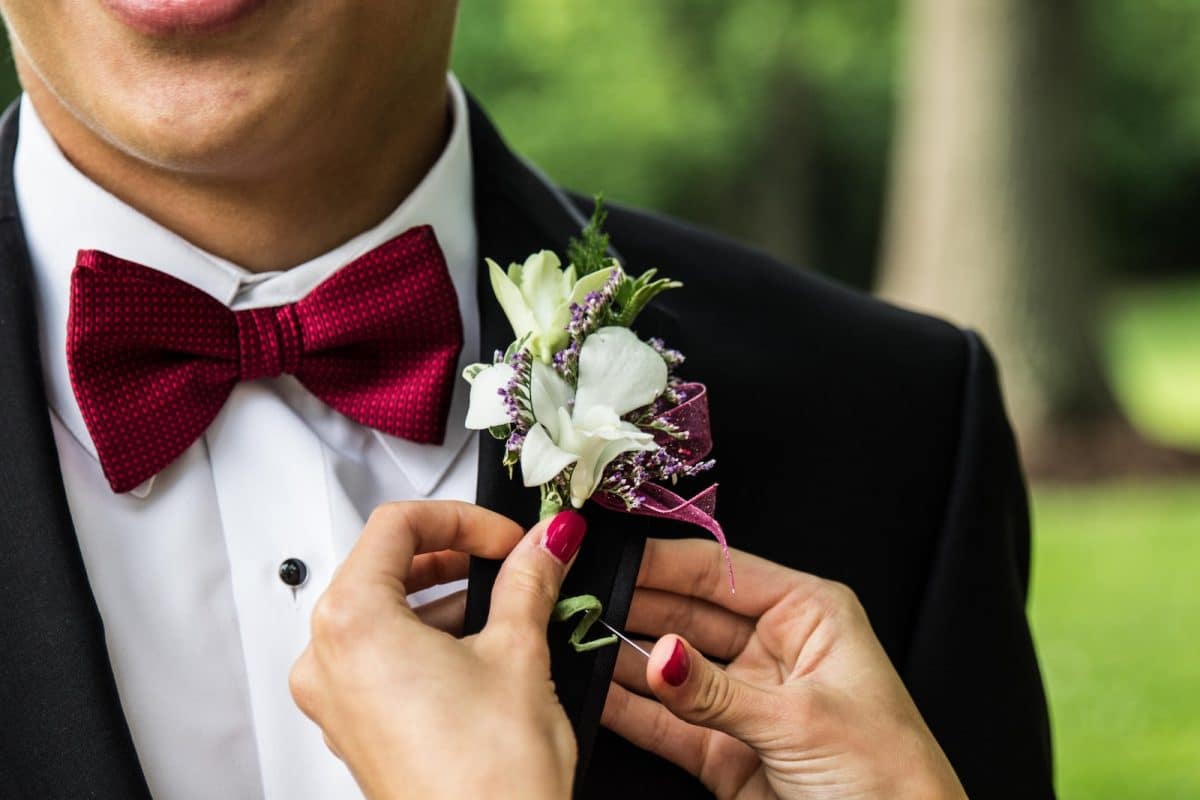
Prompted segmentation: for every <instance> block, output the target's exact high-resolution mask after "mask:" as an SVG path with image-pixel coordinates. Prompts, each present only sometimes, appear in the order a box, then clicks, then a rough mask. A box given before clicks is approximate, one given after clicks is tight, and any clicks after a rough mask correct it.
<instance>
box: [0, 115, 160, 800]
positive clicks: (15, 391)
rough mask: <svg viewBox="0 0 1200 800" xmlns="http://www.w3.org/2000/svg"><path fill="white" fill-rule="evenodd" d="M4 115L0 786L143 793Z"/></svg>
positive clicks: (11, 131)
mask: <svg viewBox="0 0 1200 800" xmlns="http://www.w3.org/2000/svg"><path fill="white" fill-rule="evenodd" d="M16 142H17V106H16V104H14V105H12V106H10V107H9V109H8V111H6V112H5V113H4V115H3V117H2V118H0V408H2V409H3V410H4V413H3V414H0V453H2V454H3V457H0V542H2V543H0V643H3V644H2V645H0V676H2V677H3V679H2V680H0V708H3V709H4V725H3V726H2V727H0V796H4V797H20V798H24V797H30V798H33V797H39V798H41V797H101V798H109V797H112V798H117V797H119V798H137V797H149V792H148V791H147V789H146V784H145V780H144V778H143V777H142V771H141V768H140V767H139V765H138V761H137V755H136V754H135V752H134V748H133V741H132V739H131V738H130V735H129V729H128V727H127V726H126V724H125V717H124V715H123V714H122V712H121V705H120V701H119V700H118V698H117V690H116V684H115V682H114V681H113V675H112V670H111V668H110V666H109V661H108V651H107V649H106V648H105V644H104V629H103V626H102V623H101V621H100V614H99V612H98V611H97V609H96V603H95V601H94V600H93V598H92V592H91V587H90V586H89V585H88V579H87V575H86V573H85V572H84V567H83V560H82V558H81V557H80V554H79V545H78V543H77V541H76V538H75V529H74V527H73V525H72V523H71V516H70V512H69V510H68V508H67V498H66V493H65V491H64V490H63V484H62V477H61V472H60V469H59V465H58V455H57V450H56V449H55V445H54V439H53V434H52V433H51V430H50V416H49V411H48V406H47V404H46V398H45V394H44V389H43V384H42V370H41V359H40V357H39V353H38V329H37V319H36V318H35V313H34V297H33V287H32V285H31V276H32V270H31V268H30V264H29V254H28V251H27V249H26V246H25V237H24V234H23V232H22V230H21V222H20V219H19V217H18V213H17V202H16V192H15V189H14V185H13V175H12V163H13V155H14V153H15V152H16Z"/></svg>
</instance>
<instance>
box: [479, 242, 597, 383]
mask: <svg viewBox="0 0 1200 800" xmlns="http://www.w3.org/2000/svg"><path fill="white" fill-rule="evenodd" d="M487 263H488V273H489V275H490V276H491V281H492V291H494V292H495V293H496V299H497V300H499V301H500V307H501V308H503V309H504V314H505V316H507V317H508V321H509V323H510V324H511V325H512V328H513V332H514V333H515V334H516V335H517V339H518V340H520V339H525V337H528V339H526V347H528V348H529V351H530V352H531V353H533V355H534V357H535V358H536V359H538V360H539V361H541V362H542V363H544V364H549V363H550V360H551V359H552V358H554V354H555V353H557V352H558V351H559V350H561V349H562V348H563V347H564V346H565V345H566V344H567V323H568V322H570V320H571V305H572V304H575V303H578V304H582V303H583V302H584V299H585V298H586V297H587V296H588V294H589V293H591V292H596V291H599V290H600V289H601V288H603V286H604V284H605V283H606V282H607V281H608V279H609V276H611V275H612V272H613V269H614V268H612V267H610V268H608V269H602V270H598V271H596V272H593V273H591V274H589V275H585V276H583V277H582V278H578V279H577V278H576V274H575V267H574V266H570V267H567V268H566V269H565V270H564V269H562V268H561V267H562V263H561V262H560V261H559V260H558V256H556V255H555V254H554V253H552V252H550V251H549V250H542V251H541V252H538V253H534V254H533V255H531V256H530V257H529V258H527V259H525V263H524V264H512V265H510V266H509V268H508V272H507V273H505V271H504V270H503V269H501V268H500V265H499V264H497V263H496V262H495V261H492V260H491V259H490V258H489V259H488V260H487Z"/></svg>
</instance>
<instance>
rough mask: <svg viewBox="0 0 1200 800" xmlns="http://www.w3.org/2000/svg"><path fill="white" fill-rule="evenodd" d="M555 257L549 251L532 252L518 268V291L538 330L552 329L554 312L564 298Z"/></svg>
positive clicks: (560, 271) (558, 262) (559, 270)
mask: <svg viewBox="0 0 1200 800" xmlns="http://www.w3.org/2000/svg"><path fill="white" fill-rule="evenodd" d="M560 266H561V262H560V261H559V260H558V256H556V255H554V253H552V252H550V251H549V250H542V251H540V252H537V253H534V254H533V255H531V256H530V257H529V258H527V259H525V264H524V265H523V266H522V267H521V294H522V295H524V296H525V302H526V303H528V304H529V309H530V310H531V311H532V312H533V317H534V319H536V320H537V325H538V330H540V331H542V332H543V333H549V332H551V331H552V330H553V323H554V317H555V313H556V312H557V311H558V309H559V307H560V306H562V305H563V304H564V303H565V302H566V299H567V293H566V292H565V291H563V280H562V279H563V273H562V270H561V269H559V267H560Z"/></svg>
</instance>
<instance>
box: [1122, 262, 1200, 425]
mask: <svg viewBox="0 0 1200 800" xmlns="http://www.w3.org/2000/svg"><path fill="white" fill-rule="evenodd" d="M1105 345H1106V350H1107V354H1108V362H1109V373H1110V375H1111V377H1112V381H1113V385H1114V387H1115V389H1116V393H1117V397H1118V398H1119V400H1120V402H1121V405H1122V407H1123V408H1124V409H1125V411H1126V413H1127V414H1128V415H1129V417H1130V419H1131V420H1132V421H1133V422H1134V424H1135V425H1137V426H1138V428H1140V429H1141V430H1142V431H1143V432H1144V433H1146V434H1148V435H1149V436H1151V437H1153V438H1155V439H1158V440H1159V441H1162V442H1168V443H1172V444H1175V445H1182V446H1189V447H1200V281H1196V280H1194V279H1193V280H1186V281H1172V282H1169V283H1160V284H1156V285H1154V286H1151V287H1147V288H1143V289H1135V290H1127V291H1124V292H1122V293H1121V294H1120V295H1119V296H1118V298H1117V302H1116V303H1115V304H1114V309H1113V312H1112V314H1111V315H1110V316H1109V320H1108V325H1107V335H1106V336H1105Z"/></svg>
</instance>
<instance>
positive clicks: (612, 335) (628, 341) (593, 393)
mask: <svg viewBox="0 0 1200 800" xmlns="http://www.w3.org/2000/svg"><path fill="white" fill-rule="evenodd" d="M666 388H667V364H666V362H665V361H663V359H662V356H660V355H659V354H658V353H657V352H656V351H655V350H654V348H653V347H651V346H650V345H648V344H646V343H645V342H643V341H642V340H641V339H639V338H637V336H636V335H635V334H634V333H633V331H631V330H629V329H628V328H618V327H608V328H601V329H600V330H598V331H596V332H595V333H593V334H592V335H591V336H589V337H587V338H586V339H585V340H584V342H583V347H581V348H580V351H579V384H578V386H577V388H576V391H575V413H574V418H575V419H577V420H578V419H581V418H582V417H583V415H585V414H587V413H588V411H589V409H591V408H593V407H597V406H607V407H608V408H611V409H612V410H613V412H614V413H616V414H617V415H618V416H621V415H624V414H628V413H629V412H630V411H633V410H634V409H635V408H641V407H642V406H645V405H649V404H650V403H651V402H653V401H654V399H655V398H656V397H658V396H659V395H660V394H662V392H663V390H664V389H666Z"/></svg>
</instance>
